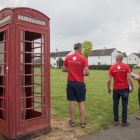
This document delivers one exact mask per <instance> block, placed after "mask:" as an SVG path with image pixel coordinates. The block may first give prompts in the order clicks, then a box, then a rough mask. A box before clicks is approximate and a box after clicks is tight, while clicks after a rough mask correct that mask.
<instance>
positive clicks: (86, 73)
mask: <svg viewBox="0 0 140 140" xmlns="http://www.w3.org/2000/svg"><path fill="white" fill-rule="evenodd" d="M88 75H89V68H88V67H84V76H88Z"/></svg>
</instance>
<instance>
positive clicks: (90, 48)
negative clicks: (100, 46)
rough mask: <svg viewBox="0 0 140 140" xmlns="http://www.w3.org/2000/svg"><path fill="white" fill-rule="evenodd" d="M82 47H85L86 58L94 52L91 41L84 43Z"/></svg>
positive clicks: (84, 54)
mask: <svg viewBox="0 0 140 140" xmlns="http://www.w3.org/2000/svg"><path fill="white" fill-rule="evenodd" d="M82 46H83V53H82V55H83V56H84V57H86V58H88V54H89V53H90V52H91V50H92V42H90V41H84V42H83V43H82Z"/></svg>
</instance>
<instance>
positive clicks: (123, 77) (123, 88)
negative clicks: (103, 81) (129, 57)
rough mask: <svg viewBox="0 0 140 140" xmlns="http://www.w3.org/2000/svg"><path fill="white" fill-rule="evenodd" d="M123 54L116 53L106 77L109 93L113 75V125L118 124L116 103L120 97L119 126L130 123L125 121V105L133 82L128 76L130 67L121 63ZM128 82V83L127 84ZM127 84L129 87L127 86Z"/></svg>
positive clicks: (117, 103)
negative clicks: (114, 62)
mask: <svg viewBox="0 0 140 140" xmlns="http://www.w3.org/2000/svg"><path fill="white" fill-rule="evenodd" d="M122 60H123V54H121V53H118V54H117V55H116V64H114V65H112V66H111V67H110V69H109V73H108V75H109V78H108V82H107V85H108V93H109V94H110V92H111V89H110V84H111V79H112V77H113V113H114V125H115V126H117V125H118V124H119V118H118V117H119V115H118V105H119V99H120V97H121V98H122V107H123V109H122V124H121V126H123V127H124V126H127V125H129V124H130V123H129V122H128V121H127V105H128V97H129V92H132V91H133V90H134V89H133V82H132V79H131V76H130V73H131V71H130V68H129V66H128V65H126V64H124V63H122ZM128 82H129V84H128ZM129 85H130V87H131V88H129Z"/></svg>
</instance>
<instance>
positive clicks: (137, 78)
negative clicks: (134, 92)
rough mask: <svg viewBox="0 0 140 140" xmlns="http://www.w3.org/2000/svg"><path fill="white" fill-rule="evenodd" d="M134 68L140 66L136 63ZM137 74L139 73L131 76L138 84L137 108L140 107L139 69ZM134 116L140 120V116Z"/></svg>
mask: <svg viewBox="0 0 140 140" xmlns="http://www.w3.org/2000/svg"><path fill="white" fill-rule="evenodd" d="M134 68H140V66H139V65H136V66H134ZM138 74H139V76H132V78H133V79H134V80H137V81H138V86H139V88H138V101H139V108H140V70H139V73H138ZM136 118H137V119H139V120H140V116H136Z"/></svg>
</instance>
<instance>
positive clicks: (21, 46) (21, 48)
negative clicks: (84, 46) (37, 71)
mask: <svg viewBox="0 0 140 140" xmlns="http://www.w3.org/2000/svg"><path fill="white" fill-rule="evenodd" d="M20 50H21V52H23V42H21V44H20Z"/></svg>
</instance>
